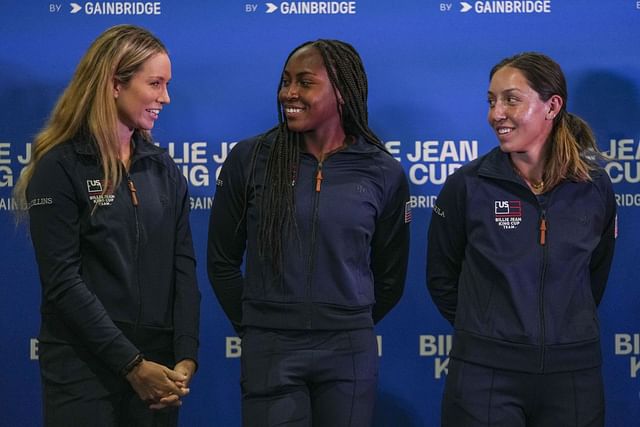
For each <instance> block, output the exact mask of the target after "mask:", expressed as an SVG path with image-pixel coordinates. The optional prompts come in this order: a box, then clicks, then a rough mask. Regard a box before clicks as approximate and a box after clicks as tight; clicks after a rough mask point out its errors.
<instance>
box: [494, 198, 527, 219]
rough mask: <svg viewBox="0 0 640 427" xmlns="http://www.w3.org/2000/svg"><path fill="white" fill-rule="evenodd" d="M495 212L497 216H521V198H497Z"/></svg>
mask: <svg viewBox="0 0 640 427" xmlns="http://www.w3.org/2000/svg"><path fill="white" fill-rule="evenodd" d="M494 212H495V214H496V218H507V217H521V216H522V204H521V203H520V200H496V201H495V205H494Z"/></svg>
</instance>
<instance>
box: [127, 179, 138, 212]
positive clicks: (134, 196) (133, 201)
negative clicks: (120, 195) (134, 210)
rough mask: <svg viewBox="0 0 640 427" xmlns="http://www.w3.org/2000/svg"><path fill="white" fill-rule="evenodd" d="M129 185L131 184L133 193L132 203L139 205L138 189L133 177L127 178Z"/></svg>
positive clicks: (130, 188) (130, 190)
mask: <svg viewBox="0 0 640 427" xmlns="http://www.w3.org/2000/svg"><path fill="white" fill-rule="evenodd" d="M127 185H128V186H129V193H131V203H133V206H138V195H137V194H136V193H137V192H138V190H136V186H135V185H134V184H133V181H132V180H131V178H128V179H127Z"/></svg>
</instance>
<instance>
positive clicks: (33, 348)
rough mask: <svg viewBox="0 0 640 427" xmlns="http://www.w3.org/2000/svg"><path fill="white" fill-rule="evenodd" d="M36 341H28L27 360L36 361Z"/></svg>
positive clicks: (35, 339)
mask: <svg viewBox="0 0 640 427" xmlns="http://www.w3.org/2000/svg"><path fill="white" fill-rule="evenodd" d="M38 343H39V341H38V339H37V338H30V339H29V360H38Z"/></svg>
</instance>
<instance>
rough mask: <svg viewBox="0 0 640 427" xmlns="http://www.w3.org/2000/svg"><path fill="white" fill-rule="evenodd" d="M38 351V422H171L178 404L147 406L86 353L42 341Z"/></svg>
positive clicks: (157, 426) (121, 425) (116, 426)
mask: <svg viewBox="0 0 640 427" xmlns="http://www.w3.org/2000/svg"><path fill="white" fill-rule="evenodd" d="M39 353H40V375H41V378H42V406H43V424H44V426H46V427H68V426H91V427H175V426H177V424H178V408H176V407H171V408H165V409H162V410H160V411H156V410H150V409H149V408H148V405H147V404H146V403H145V402H143V401H142V400H140V398H139V397H138V395H137V394H136V393H135V391H133V389H132V388H131V386H130V385H129V383H128V381H126V379H124V378H122V377H121V376H120V375H118V374H116V373H114V372H113V371H111V370H110V369H108V368H107V367H106V366H104V365H103V364H102V363H101V362H100V361H99V360H97V359H96V358H95V357H94V356H93V355H92V354H89V353H88V352H85V351H82V350H79V349H78V347H72V346H70V345H64V344H47V343H42V342H41V343H40V346H39ZM150 358H152V359H153V355H151V356H150ZM155 359H156V360H158V358H155ZM165 361H166V360H165Z"/></svg>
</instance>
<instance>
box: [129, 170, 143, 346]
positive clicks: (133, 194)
mask: <svg viewBox="0 0 640 427" xmlns="http://www.w3.org/2000/svg"><path fill="white" fill-rule="evenodd" d="M126 177H127V187H128V188H129V195H130V196H131V205H132V206H133V216H134V219H135V225H136V238H135V248H134V258H135V265H136V283H137V285H138V315H137V317H136V322H135V325H134V336H136V337H137V335H138V327H139V326H140V319H141V318H142V287H141V286H140V277H139V274H140V272H139V269H138V258H139V256H138V254H139V250H140V219H139V217H138V204H139V200H138V190H137V189H136V185H135V184H134V182H133V179H131V175H129V171H126Z"/></svg>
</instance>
